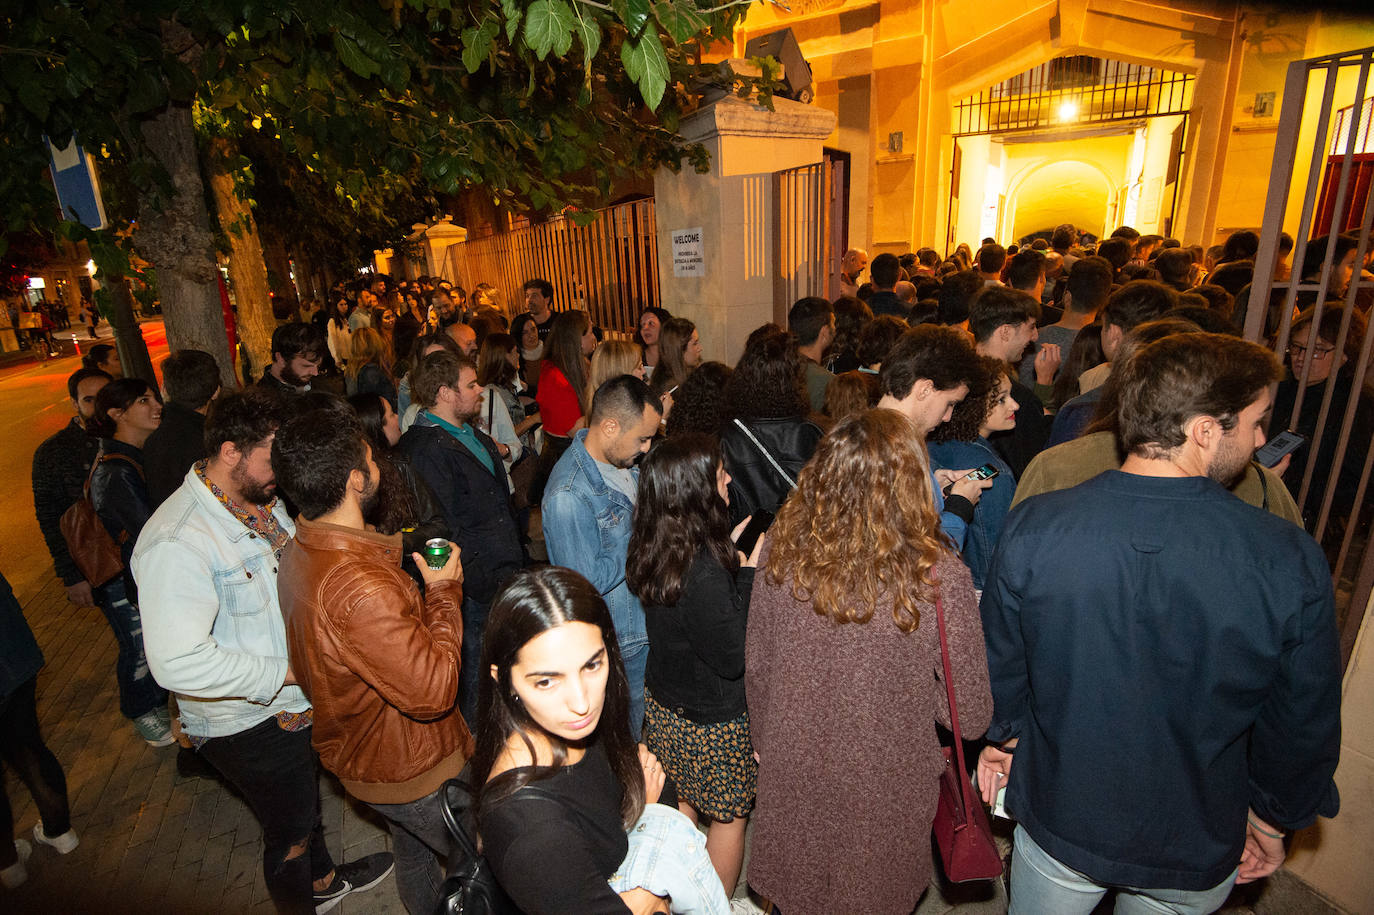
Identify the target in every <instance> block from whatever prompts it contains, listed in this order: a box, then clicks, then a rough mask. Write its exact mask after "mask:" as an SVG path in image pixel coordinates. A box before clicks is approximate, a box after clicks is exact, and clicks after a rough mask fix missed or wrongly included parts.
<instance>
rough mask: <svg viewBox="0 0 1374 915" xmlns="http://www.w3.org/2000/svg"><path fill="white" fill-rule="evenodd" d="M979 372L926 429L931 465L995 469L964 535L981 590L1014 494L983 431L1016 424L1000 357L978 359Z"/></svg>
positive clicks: (1003, 464)
mask: <svg viewBox="0 0 1374 915" xmlns="http://www.w3.org/2000/svg"><path fill="white" fill-rule="evenodd" d="M978 361H979V365H980V366H981V372H980V373H979V376H978V377H977V378H971V379H969V384H968V389H969V390H968V395H967V396H965V397H964V399H963V400H962V401H960V402H959V403H957V404H955V405H954V410H953V411H952V413H951V414H950V417H949V422H946V423H941V424H940V425H938V426H936V427H935V430H934V431H933V432H931V433H930V438H929V444H928V447H929V449H930V463H931V465H932V466H933V467H934V468H935V469H936V470H941V469H950V470H955V469H958V470H967V469H968V468H970V467H973V468H975V469H976V468H981V467H984V466H991V468H992V470H993V471H995V472H996V476H994V477H992V486H991V487H990V488H988V489H985V490H983V495H982V498H980V499H979V500H978V504H977V505H975V506H974V508H973V520H972V521H970V522H969V525H968V535H967V537H966V538H965V539H964V551H963V556H964V563H965V564H966V565H967V566H968V568H969V571H970V572H971V573H973V586H974V587H975V588H977V589H978V590H979V591H982V590H983V579H984V578H985V577H986V576H987V572H988V564H989V563H991V562H992V551H993V548H994V547H996V546H997V538H998V536H1000V535H1001V533H1002V522H1003V521H1005V520H1006V517H1007V512H1008V511H1010V510H1011V500H1012V497H1013V496H1015V495H1016V477H1015V475H1014V474H1013V473H1012V469H1011V465H1009V464H1008V463H1007V462H1006V461H1005V460H1003V458H1002V456H1001V455H1000V454H998V453H997V451H996V449H994V448H993V447H992V443H991V442H990V441H988V436H989V435H991V434H992V433H994V432H1006V431H1008V430H1010V429H1014V428H1016V410H1017V407H1018V404H1017V403H1016V401H1015V400H1013V399H1012V397H1011V379H1010V378H1009V377H1008V369H1007V364H1006V363H1005V362H1003V361H1002V360H1001V359H993V358H991V357H987V356H985V357H983V358H982V359H980V360H978Z"/></svg>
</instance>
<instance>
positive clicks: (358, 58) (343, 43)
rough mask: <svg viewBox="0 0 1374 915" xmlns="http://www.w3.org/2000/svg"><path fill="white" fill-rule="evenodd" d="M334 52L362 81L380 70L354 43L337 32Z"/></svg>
mask: <svg viewBox="0 0 1374 915" xmlns="http://www.w3.org/2000/svg"><path fill="white" fill-rule="evenodd" d="M334 50H335V51H338V52H339V60H340V61H341V62H342V63H343V65H344V66H345V67H347V68H348V69H350V70H352V71H353V72H354V73H356V74H358V75H359V76H361V77H362V78H363V79H367V78H369V77H371V76H373V75H374V74H376V73H379V72H380V71H381V69H382V68H381V67H380V66H379V65H378V64H377V62H376V61H375V60H373V59H372V58H371V57H368V56H367V55H366V54H364V53H363V51H362V48H360V47H358V43H357V42H356V41H354V40H353V39H352V38H349V37H347V36H345V35H343V34H340V33H338V32H335V33H334Z"/></svg>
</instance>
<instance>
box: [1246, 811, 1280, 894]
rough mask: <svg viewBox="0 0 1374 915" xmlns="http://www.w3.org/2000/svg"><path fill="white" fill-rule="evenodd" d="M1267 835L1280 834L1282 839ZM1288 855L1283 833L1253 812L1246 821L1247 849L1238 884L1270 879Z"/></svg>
mask: <svg viewBox="0 0 1374 915" xmlns="http://www.w3.org/2000/svg"><path fill="white" fill-rule="evenodd" d="M1266 833H1279V834H1280V837H1279V838H1277V839H1276V838H1274V836H1272V835H1266ZM1286 855H1287V852H1286V851H1284V848H1283V838H1282V834H1281V831H1280V830H1278V829H1276V828H1275V827H1273V826H1270V825H1269V824H1268V823H1266V822H1264V821H1263V820H1261V819H1260V818H1259V817H1257V816H1255V813H1254V811H1251V812H1250V816H1249V818H1248V819H1247V820H1246V821H1245V847H1244V848H1243V849H1242V850H1241V853H1240V872H1239V873H1238V874H1237V875H1236V883H1252V882H1254V881H1256V880H1259V879H1261V878H1263V877H1268V876H1269V875H1270V874H1272V873H1273V872H1274V871H1276V870H1278V869H1279V865H1280V864H1282V863H1283V859H1284V857H1285V856H1286Z"/></svg>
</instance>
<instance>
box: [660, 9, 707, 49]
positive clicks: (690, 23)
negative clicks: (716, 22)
mask: <svg viewBox="0 0 1374 915" xmlns="http://www.w3.org/2000/svg"><path fill="white" fill-rule="evenodd" d="M654 18H656V19H657V20H658V22H659V25H661V26H663V28H664V29H665V30H667V32H668V34H669V35H671V36H673V41H676V42H677V43H678V44H682V43H683V42H685V41H688V40H690V39H691V38H693V37H694V36H696V35H698V34H700V33H702V32H704V31H706V29H707V27H708V26H709V23H708V22H707V21H706V17H705V16H703V15H702V14H701V12H700V11H699V10H697V8H696V7H695V6H693V5H692V0H676V2H674V0H658V2H656V3H655V4H654Z"/></svg>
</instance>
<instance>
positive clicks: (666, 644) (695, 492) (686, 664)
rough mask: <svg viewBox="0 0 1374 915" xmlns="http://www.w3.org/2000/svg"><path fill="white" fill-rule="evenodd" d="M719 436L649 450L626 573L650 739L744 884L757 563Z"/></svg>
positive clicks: (728, 884)
mask: <svg viewBox="0 0 1374 915" xmlns="http://www.w3.org/2000/svg"><path fill="white" fill-rule="evenodd" d="M729 482H730V476H729V474H727V473H726V472H725V466H724V464H723V463H722V459H721V453H720V444H719V442H718V441H717V440H716V439H714V438H712V437H708V436H705V435H682V436H677V437H674V438H669V439H667V440H665V441H664V442H663V443H661V444H660V445H659V446H658V447H656V448H654V449H653V450H652V451H650V452H649V454H648V456H647V457H645V459H644V462H643V464H642V465H641V467H640V471H639V499H638V502H637V504H636V507H635V515H634V528H633V531H632V533H631V534H630V546H629V551H628V556H629V558H628V559H627V560H626V563H625V580H626V582H627V583H628V584H629V586H630V591H631V592H632V593H633V594H634V595H635V597H637V598H639V601H640V603H641V604H643V606H644V620H645V628H646V630H647V631H648V634H649V666H648V668H647V669H646V671H645V678H644V682H645V697H644V706H645V708H644V742H645V743H646V744H647V745H648V747H649V750H650V751H651V752H652V753H654V755H655V756H657V757H658V759H659V760H660V761H661V762H662V763H663V767H664V769H665V770H666V771H667V772H668V774H669V775H670V776H671V777H672V779H673V783H674V784H675V785H676V786H677V792H678V798H679V801H678V809H679V810H681V811H682V812H683V813H684V814H686V815H687V816H688V817H690V818H691V819H692V821H693V822H696V821H697V820H698V819H699V818H701V817H705V818H706V820H707V822H709V824H710V827H709V829H708V830H707V834H706V835H707V838H706V851H707V853H708V854H709V855H710V856H711V863H712V866H714V867H715V870H716V873H717V874H718V875H719V876H720V879H721V884H722V885H723V886H724V887H725V889H726V890H727V891H733V890H734V888H735V886H736V884H737V883H739V876H740V870H741V868H742V866H743V864H744V830H745V826H746V825H747V824H748V822H749V813H750V811H752V810H753V807H754V791H755V788H756V786H757V780H758V763H756V762H755V761H754V747H753V745H752V744H751V743H750V740H749V714H748V711H747V709H746V706H745V701H744V632H745V620H746V618H747V614H748V611H749V594H750V591H751V589H752V588H753V584H754V567H755V566H756V565H757V564H758V557H759V551H760V550H761V549H762V546H763V539H762V537H760V538H758V539H757V540H756V541H755V542H754V544H753V545H752V548H751V549H750V554H749V555H748V556H745V555H744V554H743V553H740V552H738V551H737V550H736V548H735V543H734V540H735V539H736V538H737V537H738V536H739V535H740V532H741V531H742V530H743V529H744V528H745V527H746V526H747V525H748V524H749V519H745V520H744V521H742V522H741V523H740V524H739V526H738V527H736V528H735V530H734V531H733V532H731V530H730V510H729V501H730V496H729V493H728V491H727V489H726V486H727V484H728V483H729Z"/></svg>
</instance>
